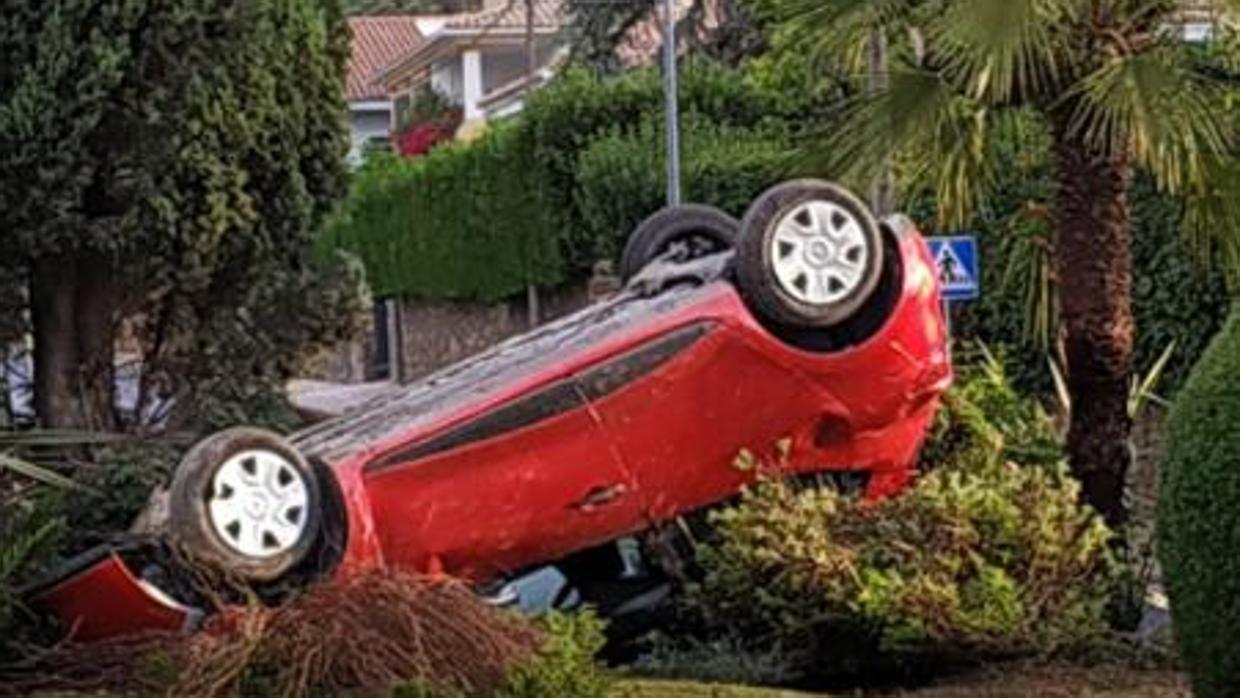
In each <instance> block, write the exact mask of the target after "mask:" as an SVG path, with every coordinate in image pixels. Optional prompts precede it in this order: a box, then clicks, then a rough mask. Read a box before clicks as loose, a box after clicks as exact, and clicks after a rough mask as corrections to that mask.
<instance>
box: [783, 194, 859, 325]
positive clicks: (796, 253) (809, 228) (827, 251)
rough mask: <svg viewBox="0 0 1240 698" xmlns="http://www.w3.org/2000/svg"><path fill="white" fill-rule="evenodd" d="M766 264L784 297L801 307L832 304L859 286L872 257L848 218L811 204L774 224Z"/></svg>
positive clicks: (838, 211)
mask: <svg viewBox="0 0 1240 698" xmlns="http://www.w3.org/2000/svg"><path fill="white" fill-rule="evenodd" d="M770 259H771V265H772V267H773V270H774V272H775V279H776V281H777V282H778V283H779V287H780V288H781V289H782V290H783V291H784V292H785V293H787V294H788V295H789V296H792V297H793V298H794V299H796V300H798V301H800V302H802V303H808V304H810V305H830V304H832V303H838V302H839V301H841V300H843V299H844V298H847V297H848V296H849V295H851V294H852V293H853V292H854V291H856V290H857V287H858V286H860V285H861V283H862V281H863V280H864V279H865V270H866V266H867V265H868V264H869V262H870V252H869V248H868V246H867V245H866V237H865V231H864V230H863V229H862V227H861V223H860V222H859V221H857V219H856V218H854V217H853V215H852V214H851V213H849V212H848V211H847V210H846V209H844V208H842V207H840V206H837V205H836V204H833V203H830V202H827V201H809V202H806V203H803V204H800V205H799V206H797V207H795V208H793V209H792V210H791V211H789V212H788V213H786V214H785V215H784V216H783V217H782V218H780V219H779V220H778V221H777V222H776V224H775V234H774V235H772V236H771V242H770Z"/></svg>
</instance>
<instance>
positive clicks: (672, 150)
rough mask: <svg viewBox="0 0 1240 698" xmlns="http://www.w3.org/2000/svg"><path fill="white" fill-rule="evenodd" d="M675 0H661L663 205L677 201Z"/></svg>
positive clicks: (678, 140) (678, 113) (677, 118)
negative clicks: (664, 117)
mask: <svg viewBox="0 0 1240 698" xmlns="http://www.w3.org/2000/svg"><path fill="white" fill-rule="evenodd" d="M675 4H676V2H675V0H663V99H664V103H665V104H666V107H665V112H666V114H667V205H668V206H677V205H679V204H680V101H679V90H678V87H677V75H676V12H675Z"/></svg>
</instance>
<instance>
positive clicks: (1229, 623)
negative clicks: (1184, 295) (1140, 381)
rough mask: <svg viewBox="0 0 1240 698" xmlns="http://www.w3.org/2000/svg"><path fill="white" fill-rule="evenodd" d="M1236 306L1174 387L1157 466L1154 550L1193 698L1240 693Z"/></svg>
mask: <svg viewBox="0 0 1240 698" xmlns="http://www.w3.org/2000/svg"><path fill="white" fill-rule="evenodd" d="M1238 376H1240V312H1237V311H1233V312H1232V315H1231V316H1230V318H1229V319H1228V321H1227V323H1226V325H1225V326H1224V327H1223V330H1222V332H1220V333H1219V335H1218V336H1217V337H1215V338H1214V341H1213V342H1211V343H1210V346H1209V348H1208V349H1206V351H1205V354H1204V355H1203V356H1202V358H1201V361H1200V362H1199V363H1198V364H1197V366H1196V368H1194V369H1193V372H1192V375H1191V376H1190V377H1189V379H1188V382H1187V383H1186V384H1185V386H1184V389H1183V390H1181V391H1180V394H1179V396H1178V397H1177V399H1176V401H1175V406H1174V408H1173V409H1172V411H1171V416H1170V418H1169V420H1168V426H1167V429H1168V438H1167V454H1166V459H1165V460H1164V462H1163V464H1162V468H1161V472H1160V478H1161V482H1160V487H1159V501H1158V534H1159V536H1158V556H1159V559H1160V560H1161V562H1162V565H1163V570H1164V574H1165V577H1166V582H1167V591H1168V594H1169V596H1170V598H1171V614H1172V618H1173V621H1174V627H1175V635H1176V639H1177V642H1178V644H1179V647H1180V651H1181V654H1182V655H1183V658H1184V663H1185V664H1186V665H1187V667H1188V669H1189V670H1190V672H1191V674H1192V677H1193V687H1194V691H1195V693H1196V695H1197V696H1198V698H1224V697H1226V698H1232V697H1233V696H1236V695H1240V652H1238V651H1237V647H1240V429H1237V424H1238V423H1240V389H1237V377H1238Z"/></svg>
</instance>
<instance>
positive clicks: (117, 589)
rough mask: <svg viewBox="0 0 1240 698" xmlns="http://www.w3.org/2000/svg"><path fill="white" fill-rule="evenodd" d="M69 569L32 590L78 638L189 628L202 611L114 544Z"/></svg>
mask: <svg viewBox="0 0 1240 698" xmlns="http://www.w3.org/2000/svg"><path fill="white" fill-rule="evenodd" d="M64 575H65V576H63V577H62V578H60V579H58V580H56V581H55V582H53V583H51V584H48V585H45V586H43V587H42V588H40V589H39V590H37V591H35V592H32V593H31V594H30V595H31V596H32V597H34V598H35V599H36V600H37V603H38V605H40V606H42V607H44V608H47V609H49V610H51V611H52V613H53V614H54V615H55V616H56V619H57V621H59V623H60V627H61V628H63V629H64V630H65V631H66V633H67V634H68V635H69V636H70V637H71V638H72V639H73V640H75V641H78V642H91V641H94V640H102V639H105V638H109V637H115V636H118V635H129V634H134V633H138V632H170V633H176V632H183V631H187V630H189V629H190V628H191V627H192V626H193V625H194V624H195V622H196V621H197V619H198V617H199V612H198V611H197V610H196V609H193V608H190V607H188V606H186V605H184V604H182V603H180V602H178V601H176V600H175V599H173V598H172V597H171V596H169V595H168V594H167V593H165V592H163V591H162V590H160V589H159V588H158V587H156V586H154V585H153V584H151V583H150V582H147V581H145V580H142V579H139V578H138V577H137V576H135V575H134V573H133V572H132V571H131V569H130V567H129V565H128V564H126V563H125V561H124V560H123V559H122V558H121V556H120V555H119V554H117V553H116V552H115V551H113V550H111V549H109V548H101V549H99V550H98V551H97V552H95V553H92V554H90V555H89V556H87V557H85V558H83V559H81V560H78V561H76V562H74V563H71V564H70V566H69V569H67V570H66V571H65V572H64Z"/></svg>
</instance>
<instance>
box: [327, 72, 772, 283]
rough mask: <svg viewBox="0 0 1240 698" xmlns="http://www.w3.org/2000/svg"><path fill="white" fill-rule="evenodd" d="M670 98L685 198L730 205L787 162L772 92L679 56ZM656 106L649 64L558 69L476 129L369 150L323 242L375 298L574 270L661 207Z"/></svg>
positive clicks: (612, 248) (580, 271)
mask: <svg viewBox="0 0 1240 698" xmlns="http://www.w3.org/2000/svg"><path fill="white" fill-rule="evenodd" d="M681 106H682V109H683V111H684V114H685V132H684V141H685V145H684V159H685V185H686V194H687V198H688V199H689V200H693V201H697V202H700V203H707V204H715V205H720V206H723V207H725V208H728V209H729V210H731V211H733V212H734V213H739V211H740V210H742V209H743V208H744V204H745V203H747V201H748V198H750V197H752V196H753V195H754V194H756V193H757V192H758V191H760V190H761V189H762V188H764V187H765V186H767V185H769V184H771V183H774V182H775V181H777V180H778V179H779V178H780V177H781V174H782V173H783V172H785V171H786V170H787V162H788V161H789V159H790V155H791V149H790V147H789V140H788V136H786V135H784V134H785V133H786V131H787V129H788V128H789V125H788V123H787V122H785V121H784V116H785V115H790V114H791V112H792V111H793V106H792V102H790V101H789V100H788V99H787V98H777V97H776V96H775V95H773V94H772V92H771V91H770V90H769V89H767V88H765V87H762V86H760V85H759V84H758V83H756V82H754V81H751V80H749V79H747V78H746V77H745V75H744V73H742V72H738V71H735V70H728V69H725V68H720V67H717V66H714V65H691V66H688V67H687V69H686V70H685V73H684V81H683V84H682V89H681ZM662 110H663V98H662V91H661V83H660V80H659V76H658V74H657V73H656V72H654V71H652V70H640V71H635V72H631V73H627V74H625V75H623V76H621V77H618V78H602V77H598V76H596V75H594V74H592V73H590V72H588V71H585V70H583V69H569V70H567V71H565V72H564V73H563V74H562V75H561V76H559V77H558V78H557V79H556V81H555V82H554V83H553V84H552V85H550V86H548V87H547V88H546V89H544V90H542V91H540V92H539V93H537V94H536V95H534V96H533V97H532V98H531V100H530V103H529V104H528V105H527V107H526V109H525V111H524V112H523V113H522V114H521V116H519V117H517V118H516V119H513V120H512V121H510V122H506V123H504V124H502V125H500V126H499V127H497V128H495V129H493V130H492V131H490V132H489V133H487V134H486V135H485V136H483V137H482V138H481V139H480V140H478V141H475V142H473V143H470V144H454V145H451V146H447V147H443V148H439V149H436V150H434V151H432V152H431V153H430V154H429V155H427V156H424V157H422V158H417V159H412V160H401V159H397V158H393V157H378V158H376V159H375V160H373V161H372V162H370V163H368V164H367V166H366V167H364V168H363V169H362V170H361V171H360V172H359V173H358V174H357V175H356V177H355V179H354V182H353V188H352V193H351V195H350V197H349V199H348V201H347V202H346V203H345V205H344V207H343V209H342V210H341V212H340V213H339V214H338V215H337V216H336V217H335V219H334V220H333V221H332V223H331V224H330V225H329V226H328V227H327V230H326V233H325V234H324V236H323V239H322V243H323V246H324V247H326V248H337V247H339V248H344V249H346V250H348V251H350V252H353V253H355V254H357V255H358V256H359V257H361V258H362V260H363V261H364V263H365V265H366V268H367V271H368V274H369V277H370V281H371V284H372V286H373V288H374V290H375V291H376V293H378V294H379V295H404V296H414V297H424V298H448V299H460V300H480V301H494V300H497V299H500V298H503V297H506V296H510V295H513V294H515V293H518V292H519V291H521V290H522V289H523V288H524V287H525V286H526V285H527V284H534V285H538V286H551V285H555V284H558V283H560V282H562V281H564V280H565V279H567V278H570V277H572V276H580V275H584V274H585V273H587V272H588V270H589V269H590V268H591V267H592V266H593V264H594V262H595V261H597V260H598V259H600V258H603V257H608V256H614V255H616V254H617V253H618V251H619V247H620V245H619V243H620V241H621V238H620V237H618V236H621V235H623V234H624V233H627V232H628V231H629V230H630V229H631V228H632V226H633V225H635V224H636V223H637V221H639V220H641V219H642V218H644V217H645V216H646V215H648V214H650V213H652V212H653V211H654V210H656V209H657V208H658V207H659V206H660V205H661V204H662V192H663V189H664V184H663V181H664V180H663V171H664V168H663V164H662V149H663V134H662V130H661V126H660V124H661V119H662Z"/></svg>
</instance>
